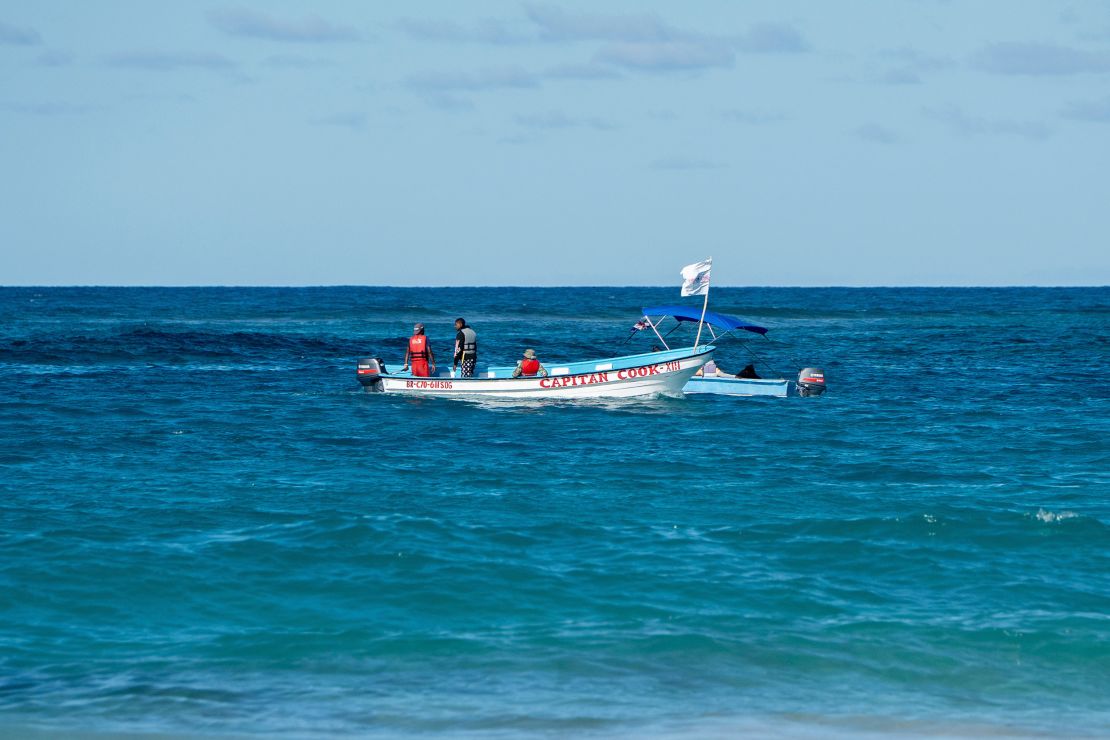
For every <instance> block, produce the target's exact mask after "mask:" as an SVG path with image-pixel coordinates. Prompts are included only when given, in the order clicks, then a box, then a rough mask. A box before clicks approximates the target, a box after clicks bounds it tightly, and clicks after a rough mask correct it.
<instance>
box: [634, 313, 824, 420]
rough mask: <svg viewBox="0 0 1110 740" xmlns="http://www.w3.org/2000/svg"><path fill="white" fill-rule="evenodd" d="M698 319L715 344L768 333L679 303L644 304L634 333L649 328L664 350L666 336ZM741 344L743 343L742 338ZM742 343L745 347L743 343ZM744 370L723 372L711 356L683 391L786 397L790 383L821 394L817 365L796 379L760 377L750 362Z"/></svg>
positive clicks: (801, 390) (802, 390)
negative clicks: (746, 334)
mask: <svg viewBox="0 0 1110 740" xmlns="http://www.w3.org/2000/svg"><path fill="white" fill-rule="evenodd" d="M668 318H669V319H672V320H673V321H674V322H675V325H674V326H671V327H668V326H666V325H665V324H664V322H665V321H666V320H667V319H668ZM699 322H700V325H701V326H702V327H704V329H705V330H707V331H708V332H709V335H710V337H712V342H713V343H714V344H719V343H720V342H721V341H722V340H724V339H726V338H729V337H733V338H738V333H739V332H749V333H751V334H756V335H759V336H761V337H766V335H767V328H766V327H764V326H759V325H758V324H754V323H752V322H750V321H746V320H745V319H741V318H738V317H736V316H728V315H727V314H723V313H717V312H716V311H702V310H700V309H698V308H693V307H690V306H682V305H673V306H650V307H646V308H644V318H642V319H641V320H640V321H639V322H638V323H637V324H636V327H635V328H634V333H633V335H634V334H635V331H641V330H643V329H647V328H650V329H651V330H652V331H653V332H654V333H655V336H656V337H657V338H658V339H659V342H660V343H661V344H662V347H663V348H665V351H669V350H670V347H669V345H668V344H667V337H669V336H670V335H671V334H672V333H674V332H675V331H676V330H678V329H679V328H681V327H683V326H684V325H687V324H690V323H693V324H699ZM661 329H666V331H665V332H664V331H661ZM630 338H631V337H630ZM741 344H744V342H743V341H742V340H741ZM744 346H745V348H747V345H746V344H745V345H744ZM750 351H751V350H750V349H749V352H750ZM753 356H754V353H753ZM744 370H746V371H748V372H746V373H745V372H743V371H741V372H740V373H737V374H729V373H725V372H724V371H722V370H720V369H719V368H718V367H717V364H716V362H714V361H713V360H710V361H709V362H707V363H706V364H705V365H704V366H703V367H702V369H701V370H698V371H697V372H696V374H695V375H692V376H691V377H690V379H689V380H688V381H687V382H686V385H685V386H683V388H682V392H683V393H686V394H688V395H697V394H703V393H707V394H714V395H722V396H776V397H779V398H785V397H786V396H788V395H789V394H790V389H791V386H795V387H797V389H798V393H799V395H803V396H811V395H820V394H821V393H822V392H824V390H825V378H824V373H823V372H822V371H821V370H819V369H817V368H805V369H804V370H802V372H801V373H799V375H798V380H797V382H792V381H790V380H787V379H786V378H782V377H779V378H761V377H759V376H757V375H756V374H755V372H754V368H753V366H752V365H748V366H747V367H746V368H744ZM749 376H753V377H749Z"/></svg>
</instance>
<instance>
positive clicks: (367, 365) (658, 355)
mask: <svg viewBox="0 0 1110 740" xmlns="http://www.w3.org/2000/svg"><path fill="white" fill-rule="evenodd" d="M715 349H716V348H715V347H713V346H712V345H705V344H703V345H701V346H698V347H681V348H675V349H670V348H668V349H667V350H666V351H663V352H646V353H642V354H635V355H623V356H621V357H609V358H605V359H601V360H587V361H583V362H568V363H563V364H560V365H556V366H552V367H549V368H547V375H546V376H522V377H516V378H514V377H513V370H514V369H515V366H512V365H506V366H503V367H490V368H487V369H486V371H485V372H483V373H479V374H476V375H475V376H474V377H470V378H463V377H459V376H456V375H454V374H450V373H446V372H442V373H440V374H439V375H436V376H432V377H418V376H415V375H413V374H412V373H411V372H409V371H406V372H392V373H391V372H387V371H386V369H385V363H383V362H382V361H381V360H380V359H378V358H366V359H362V360H359V362H358V373H357V377H358V381H359V383H361V384H362V386H363V387H364V388H365V389H367V390H370V391H384V392H386V393H403V394H408V395H419V396H456V397H487V398H489V397H495V398H518V399H532V398H556V399H579V398H628V397H633V396H647V395H652V394H656V393H681V392H682V389H683V387H684V386H685V385H686V383H687V382H688V381H689V380H690V378H692V377H693V376H694V373H696V372H697V371H698V370H699V369H701V367H702V366H703V365H705V363H707V362H709V361H711V360H712V359H713V352H714V350H715Z"/></svg>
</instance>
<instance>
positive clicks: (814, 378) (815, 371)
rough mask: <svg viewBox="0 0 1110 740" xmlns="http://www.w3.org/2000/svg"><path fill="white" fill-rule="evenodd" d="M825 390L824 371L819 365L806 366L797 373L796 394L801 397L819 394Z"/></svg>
mask: <svg viewBox="0 0 1110 740" xmlns="http://www.w3.org/2000/svg"><path fill="white" fill-rule="evenodd" d="M824 392H825V371H824V370H822V369H821V368H819V367H807V368H804V369H803V370H802V371H801V372H800V373H798V395H799V396H802V397H803V398H809V397H810V396H820V395H821V394H822V393H824Z"/></svg>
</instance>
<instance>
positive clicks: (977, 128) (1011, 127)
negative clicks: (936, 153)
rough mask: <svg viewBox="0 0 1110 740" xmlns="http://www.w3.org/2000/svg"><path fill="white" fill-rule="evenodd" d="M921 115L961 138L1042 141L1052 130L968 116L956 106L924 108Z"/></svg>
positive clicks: (1029, 123) (1033, 122) (1021, 122)
mask: <svg viewBox="0 0 1110 740" xmlns="http://www.w3.org/2000/svg"><path fill="white" fill-rule="evenodd" d="M922 113H923V114H924V116H925V117H926V118H928V119H931V120H934V121H937V122H939V123H943V124H945V125H946V126H948V127H949V128H950V129H951V130H952V131H954V132H956V133H958V134H961V135H963V136H982V135H1008V136H1019V137H1021V138H1024V139H1034V140H1042V139H1047V138H1048V137H1049V136H1051V135H1052V129H1051V128H1049V127H1048V126H1046V125H1045V124H1043V123H1037V122H1036V121H1015V120H1009V119H991V118H981V117H977V116H971V115H968V114H967V113H966V112H964V111H963V109H961V108H959V107H956V106H946V107H942V108H926V109H924V110H923V111H922Z"/></svg>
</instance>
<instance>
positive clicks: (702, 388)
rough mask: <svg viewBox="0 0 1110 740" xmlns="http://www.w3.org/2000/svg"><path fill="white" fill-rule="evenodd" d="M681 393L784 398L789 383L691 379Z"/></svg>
mask: <svg viewBox="0 0 1110 740" xmlns="http://www.w3.org/2000/svg"><path fill="white" fill-rule="evenodd" d="M682 392H683V393H686V394H688V395H698V394H703V393H704V394H712V395H719V396H775V397H778V398H785V397H786V396H787V394H788V393H789V392H790V381H788V380H785V379H783V378H714V377H709V378H704V377H691V378H690V380H689V381H688V382H687V383H686V385H685V386H684V387H683V388H682Z"/></svg>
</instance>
